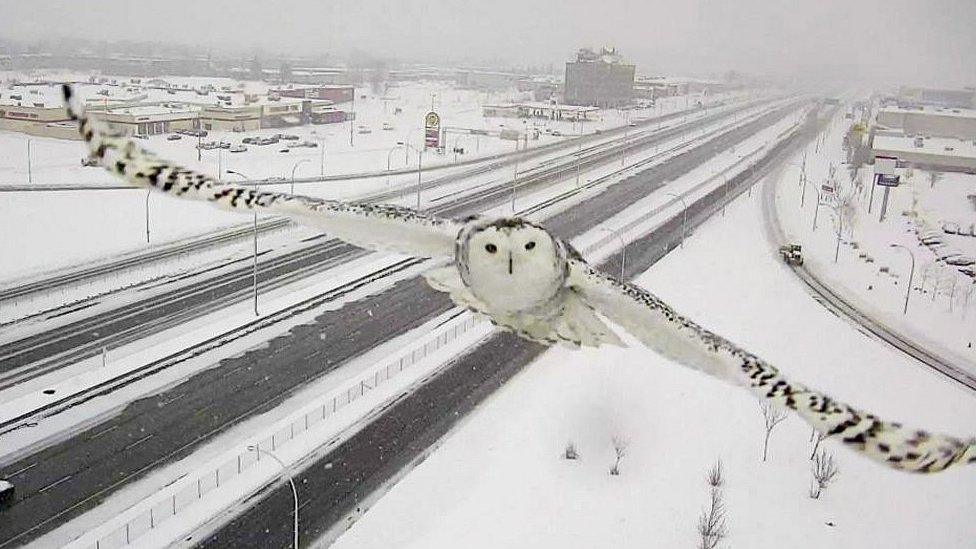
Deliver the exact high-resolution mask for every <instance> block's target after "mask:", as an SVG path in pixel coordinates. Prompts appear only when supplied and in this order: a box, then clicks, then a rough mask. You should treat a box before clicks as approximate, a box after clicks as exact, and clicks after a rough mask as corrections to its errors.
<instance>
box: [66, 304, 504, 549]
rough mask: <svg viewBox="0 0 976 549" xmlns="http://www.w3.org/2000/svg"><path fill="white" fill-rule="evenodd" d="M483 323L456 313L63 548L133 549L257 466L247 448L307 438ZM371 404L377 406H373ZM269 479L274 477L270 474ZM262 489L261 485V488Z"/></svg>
mask: <svg viewBox="0 0 976 549" xmlns="http://www.w3.org/2000/svg"><path fill="white" fill-rule="evenodd" d="M484 324H485V322H484V321H483V320H481V319H479V318H476V317H474V316H473V315H471V314H470V313H463V312H462V313H458V314H457V315H456V316H455V317H453V318H452V319H451V320H449V321H448V322H446V323H445V324H444V325H443V326H442V327H441V328H440V329H438V330H436V331H434V332H431V333H430V334H428V335H427V337H425V338H424V341H423V343H420V344H418V345H415V346H413V347H411V348H410V349H409V350H406V351H404V352H403V353H401V354H400V355H399V356H397V357H395V358H392V359H389V360H386V361H383V362H381V363H380V364H378V365H377V366H374V367H373V368H369V369H368V370H367V371H366V372H364V373H363V374H360V375H358V376H356V377H354V378H353V379H352V380H351V381H349V382H348V383H346V384H345V385H344V386H343V387H342V388H341V389H338V390H335V391H333V392H331V393H328V394H326V395H325V396H323V397H322V398H320V399H318V400H316V401H314V402H312V403H311V404H309V405H308V406H306V407H304V408H302V409H301V410H299V411H297V412H295V413H293V414H291V415H290V416H288V417H287V418H285V419H282V420H281V421H278V422H277V423H275V424H274V425H272V426H271V427H269V428H268V429H266V430H264V431H263V432H262V433H261V434H259V435H256V436H254V437H252V438H250V439H248V441H246V443H244V444H241V445H239V446H238V447H237V448H236V449H235V450H232V451H230V452H227V453H225V454H223V455H221V456H220V457H218V458H215V459H213V460H211V461H210V462H209V463H208V464H207V465H206V466H205V467H202V468H201V469H200V470H198V471H197V472H195V473H193V474H189V475H186V476H184V477H182V478H181V479H179V480H178V481H176V482H174V483H173V484H170V485H169V486H167V487H165V488H163V489H162V490H160V491H159V492H156V493H155V494H153V495H152V496H150V497H149V498H146V499H144V500H143V501H141V502H140V503H138V504H136V505H135V506H133V507H130V508H129V509H128V510H127V511H124V512H122V513H121V514H119V515H117V517H116V518H115V519H113V520H111V521H109V523H108V524H110V525H111V526H107V528H108V531H104V532H101V531H100V530H101V528H99V529H96V530H93V531H90V532H88V533H86V534H84V535H82V536H81V537H79V538H78V539H76V540H74V541H73V542H71V543H69V544H68V545H67V547H72V548H85V549H112V548H116V547H127V546H133V545H134V544H136V543H137V540H138V539H139V538H140V537H141V536H143V535H145V534H147V533H148V532H150V531H152V530H154V529H156V528H158V527H159V526H160V525H161V524H163V523H164V522H166V521H167V520H170V519H172V518H173V517H175V516H177V515H178V514H180V513H181V512H182V511H184V510H185V509H187V508H188V507H189V506H190V505H192V504H193V503H195V502H196V501H198V500H200V499H202V498H203V497H204V496H206V495H207V494H208V493H210V492H211V491H213V490H215V489H217V488H219V487H220V486H221V484H226V483H228V482H230V481H231V480H233V479H235V478H236V477H238V476H239V475H241V474H243V473H245V472H246V471H247V470H248V469H249V468H251V467H253V466H254V465H255V464H256V463H257V462H258V461H260V452H256V451H251V450H248V447H254V448H260V449H262V450H268V451H276V450H279V449H281V448H282V447H283V446H284V445H286V444H288V443H289V442H291V441H293V440H294V439H295V438H296V437H299V436H301V435H302V434H303V433H306V432H308V431H309V430H310V429H311V428H313V427H316V426H319V425H320V424H321V423H322V422H325V421H329V419H330V418H332V417H333V416H334V415H335V414H336V412H338V411H340V410H342V409H343V408H345V407H346V406H348V405H349V404H351V403H353V402H356V401H357V400H359V399H361V398H362V397H364V396H366V394H367V393H369V392H370V391H371V390H373V389H376V388H377V387H378V386H380V385H382V384H384V383H385V382H387V381H389V380H391V379H395V378H396V377H397V376H398V375H399V374H400V373H401V372H403V371H405V370H407V369H408V368H410V367H411V366H414V365H416V364H417V363H419V362H420V361H422V360H424V359H425V358H426V357H427V356H428V355H430V354H431V353H433V352H434V351H437V350H438V349H440V348H441V347H444V346H445V345H447V344H450V343H453V342H454V341H456V340H457V339H458V338H459V337H461V336H462V335H464V334H466V333H467V332H469V331H471V330H472V329H473V328H475V327H477V326H480V325H484ZM376 404H382V402H378V403H376ZM273 474H274V476H277V475H278V473H277V472H274V473H273ZM265 484H266V483H262V486H263V485H265Z"/></svg>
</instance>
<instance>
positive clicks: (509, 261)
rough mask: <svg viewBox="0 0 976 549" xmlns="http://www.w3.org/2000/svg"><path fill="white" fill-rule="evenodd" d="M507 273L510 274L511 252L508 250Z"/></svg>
mask: <svg viewBox="0 0 976 549" xmlns="http://www.w3.org/2000/svg"><path fill="white" fill-rule="evenodd" d="M508 274H512V252H508Z"/></svg>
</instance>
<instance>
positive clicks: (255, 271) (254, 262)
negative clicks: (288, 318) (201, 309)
mask: <svg viewBox="0 0 976 549" xmlns="http://www.w3.org/2000/svg"><path fill="white" fill-rule="evenodd" d="M227 173H229V174H231V175H236V176H237V177H240V178H241V179H243V180H244V181H245V182H246V181H247V180H248V179H249V178H248V177H247V176H246V175H244V174H242V173H240V172H235V171H234V170H227ZM258 190H259V188H258V186H257V185H255V186H254V192H258ZM251 272H252V278H253V281H254V283H253V287H254V292H253V293H254V316H261V315H260V313H258V211H257V210H254V255H253V260H252V268H251Z"/></svg>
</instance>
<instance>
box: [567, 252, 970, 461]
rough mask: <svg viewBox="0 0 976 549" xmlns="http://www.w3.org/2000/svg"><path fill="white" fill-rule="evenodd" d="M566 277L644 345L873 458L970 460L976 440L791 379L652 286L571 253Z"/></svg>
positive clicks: (589, 299)
mask: <svg viewBox="0 0 976 549" xmlns="http://www.w3.org/2000/svg"><path fill="white" fill-rule="evenodd" d="M568 284H569V285H570V286H571V287H572V288H574V289H575V290H576V291H578V292H579V293H580V294H581V295H582V296H583V297H584V299H585V300H586V301H587V303H589V304H590V305H591V306H592V307H594V308H596V309H597V310H598V311H600V312H601V313H602V314H603V315H604V316H606V317H607V318H609V319H610V320H611V321H613V322H615V323H616V324H618V325H620V326H621V327H622V328H624V329H626V330H627V331H628V332H630V333H631V334H632V335H633V336H634V337H635V338H636V339H638V340H639V341H641V343H643V344H644V345H646V346H647V347H649V348H651V349H653V350H654V351H657V352H658V353H660V354H662V355H664V356H665V357H667V358H669V359H672V360H674V361H675V362H679V363H681V364H684V365H686V366H689V367H692V368H694V369H697V370H700V371H703V372H705V373H708V374H710V375H712V376H715V377H717V378H719V379H721V380H723V381H726V382H728V383H732V384H735V385H738V386H741V387H744V388H746V389H748V390H749V391H750V392H751V393H753V394H754V395H756V396H757V397H759V398H760V399H764V400H766V401H769V402H771V403H772V404H775V405H777V406H779V407H781V408H786V409H789V410H792V411H793V412H795V413H797V414H798V415H799V416H800V417H802V418H803V419H804V420H805V421H807V422H808V423H809V424H810V425H812V426H813V428H814V429H816V430H817V431H819V432H820V433H822V434H824V435H826V436H828V437H837V438H839V439H840V440H841V441H842V442H843V443H844V444H845V445H847V446H848V447H850V448H853V449H855V450H857V451H859V452H861V453H863V454H865V455H867V456H868V457H870V458H872V459H874V460H875V461H878V462H880V463H883V464H885V465H887V466H889V467H892V468H895V469H900V470H904V471H911V472H920V473H928V472H936V471H941V470H943V469H946V468H947V467H950V466H952V465H955V464H963V463H976V439H969V440H963V439H959V438H955V437H952V436H947V435H940V434H936V433H929V432H927V431H921V430H917V429H910V428H907V427H904V426H903V425H901V424H900V423H895V422H890V421H884V420H882V419H880V418H878V417H876V416H874V415H872V414H870V413H867V412H864V411H861V410H858V409H856V408H853V407H851V406H848V405H847V404H844V403H842V402H838V401H836V400H834V399H832V398H830V397H829V396H827V395H825V394H823V393H821V392H819V391H817V390H814V389H811V388H809V387H805V386H803V385H800V384H797V383H793V382H791V381H789V380H788V379H787V378H786V377H784V376H783V375H782V374H780V372H779V370H777V369H776V368H775V367H773V366H771V365H770V364H768V363H766V362H765V361H763V360H762V359H761V358H759V357H757V356H755V355H753V354H751V353H749V352H747V351H745V350H743V349H742V348H740V347H738V346H737V345H735V344H734V343H732V342H730V341H728V340H727V339H725V338H723V337H721V336H719V335H716V334H714V333H712V332H710V331H708V330H706V329H704V328H702V327H701V326H699V325H698V324H696V323H695V322H694V321H692V320H690V319H688V318H686V317H684V316H682V315H681V314H679V313H677V312H676V311H675V310H674V309H672V308H671V307H670V306H669V305H668V304H666V303H664V302H663V301H661V300H660V299H659V298H657V297H656V296H654V295H653V294H651V293H650V292H648V291H646V290H644V289H642V288H639V287H637V286H635V285H633V284H629V283H626V282H621V281H619V280H617V279H615V278H614V277H612V276H610V275H607V274H605V273H602V272H599V271H597V270H596V269H594V268H593V267H591V266H590V265H588V264H587V263H586V262H584V261H582V260H577V259H572V260H570V276H569V279H568Z"/></svg>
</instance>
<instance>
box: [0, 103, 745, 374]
mask: <svg viewBox="0 0 976 549" xmlns="http://www.w3.org/2000/svg"><path fill="white" fill-rule="evenodd" d="M729 116H731V115H727V114H713V115H710V116H707V117H705V118H703V119H702V120H701V121H698V122H693V123H691V124H689V125H688V126H687V127H685V126H679V127H675V128H670V129H664V130H662V131H661V132H656V131H655V132H652V133H649V134H647V135H635V136H631V137H630V138H629V139H628V141H627V148H628V149H629V150H631V151H633V150H636V149H640V148H643V147H647V146H649V145H653V144H655V143H660V142H662V141H664V140H667V139H669V138H673V137H675V136H677V135H680V134H684V133H690V132H692V130H693V129H697V128H700V127H702V126H704V125H706V124H708V123H710V122H714V121H715V120H719V119H724V118H727V117H729ZM616 144H617V142H616V141H614V142H611V145H616ZM583 154H584V156H583V157H582V161H581V164H582V165H583V166H586V167H588V168H593V167H596V166H601V165H604V164H606V163H609V162H613V161H614V160H615V159H617V158H619V155H620V152H619V147H614V146H599V147H593V148H591V150H589V152H585V151H584V153H583ZM576 169H577V167H576V162H575V161H572V162H564V163H555V164H551V165H546V166H543V167H542V168H541V169H538V170H534V171H533V172H532V173H530V174H525V175H522V176H521V177H520V178H519V181H518V185H517V187H518V191H519V193H530V192H533V191H535V190H538V189H541V188H544V187H547V186H549V185H552V184H553V183H555V182H557V181H559V180H561V179H562V178H564V177H566V176H568V175H571V174H575V172H576ZM511 192H512V191H511V184H510V183H508V182H502V183H501V184H498V185H493V186H489V187H486V188H480V189H477V190H474V191H473V192H468V193H466V194H458V195H455V196H453V197H452V198H451V199H450V200H449V201H447V202H445V203H442V204H438V205H435V206H433V207H431V208H430V211H431V212H433V213H436V214H438V215H442V216H445V217H462V216H465V215H470V214H472V213H477V212H480V211H483V210H485V209H487V208H488V207H491V206H494V205H497V204H499V203H504V202H505V201H506V200H508V199H509V197H510V195H511ZM380 198H386V199H388V198H391V196H387V195H385V194H384V195H383V196H381V197H380ZM363 254H365V252H363V251H362V250H360V249H358V248H353V247H351V246H349V245H347V244H344V243H342V242H339V241H336V240H334V239H328V238H325V237H319V238H315V239H308V240H307V241H306V242H304V245H303V246H301V247H296V248H295V249H293V250H291V251H289V252H287V253H285V254H283V255H279V256H276V257H274V258H272V259H266V260H264V261H261V262H260V263H259V266H258V286H259V291H267V290H270V289H273V288H277V287H279V286H281V285H283V284H286V283H288V282H291V281H294V280H295V279H296V278H299V277H301V276H305V275H307V274H309V273H314V272H320V271H322V270H325V269H327V268H328V267H331V266H334V265H337V264H339V263H341V262H343V261H348V260H351V259H353V258H356V257H361V256H362V255H363ZM227 267H228V268H224V269H220V270H214V271H213V272H210V271H207V272H204V273H200V274H198V275H197V276H195V277H193V278H192V279H190V280H184V279H183V278H181V279H178V280H171V281H169V283H168V284H167V285H166V286H167V287H172V286H176V285H177V284H176V283H177V282H179V283H181V284H182V285H179V286H178V287H176V288H174V289H172V290H165V291H158V292H156V293H155V294H154V295H152V296H150V297H148V298H144V299H140V300H138V301H136V302H134V303H129V304H126V305H123V306H120V307H118V308H115V309H113V310H109V311H105V312H101V313H99V314H96V315H92V316H89V317H87V318H83V319H80V320H76V321H73V322H70V323H68V324H64V325H60V326H58V327H56V328H54V329H52V330H49V331H46V332H42V333H39V334H35V335H31V336H30V337H25V338H22V339H20V340H16V341H11V342H8V343H5V344H3V345H0V389H2V388H4V387H9V386H12V385H14V384H16V383H20V382H23V381H25V380H28V379H32V378H34V377H37V376H39V375H43V374H45V373H48V372H50V371H52V370H55V369H57V368H60V367H62V366H63V365H65V364H70V363H72V362H77V361H79V360H83V359H85V358H88V357H91V356H95V355H97V354H99V353H100V352H101V351H102V349H103V348H105V347H107V348H110V349H111V348H116V347H119V346H121V345H124V344H126V343H129V342H132V341H134V340H137V339H139V338H141V337H144V336H146V335H148V334H152V333H155V332H158V331H160V330H162V329H165V328H167V327H171V326H174V325H177V324H179V323H182V322H185V321H187V320H188V319H191V318H196V317H199V316H201V315H203V314H205V313H207V312H210V311H213V310H215V309H217V308H219V307H224V306H227V305H229V304H232V303H235V302H237V301H240V300H243V299H246V298H247V297H248V295H249V291H250V288H251V286H252V284H253V278H252V270H251V265H250V260H249V259H247V260H245V259H239V260H236V261H235V262H234V263H229V264H228V265H227ZM184 278H186V277H184ZM171 285H172V286H171Z"/></svg>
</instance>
